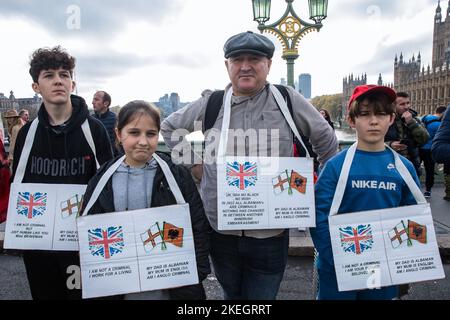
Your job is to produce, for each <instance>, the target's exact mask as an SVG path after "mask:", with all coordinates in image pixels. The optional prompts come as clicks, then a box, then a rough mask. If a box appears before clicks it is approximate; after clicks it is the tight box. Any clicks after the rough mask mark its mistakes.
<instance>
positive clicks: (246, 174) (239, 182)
mask: <svg viewBox="0 0 450 320" xmlns="http://www.w3.org/2000/svg"><path fill="white" fill-rule="evenodd" d="M257 180H258V166H257V164H256V162H250V161H245V162H243V163H240V162H238V161H234V162H228V163H227V182H228V185H229V186H235V187H237V188H238V189H239V190H245V189H247V188H248V187H251V186H255V185H256V181H257Z"/></svg>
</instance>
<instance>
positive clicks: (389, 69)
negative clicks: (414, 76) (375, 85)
mask: <svg viewBox="0 0 450 320" xmlns="http://www.w3.org/2000/svg"><path fill="white" fill-rule="evenodd" d="M431 47H432V39H431V38H430V36H429V35H428V34H424V35H422V36H421V37H418V38H415V39H414V40H411V41H403V42H398V43H395V44H394V45H392V46H384V47H381V48H380V49H379V50H378V51H377V52H376V53H375V55H374V56H373V57H371V58H370V60H368V61H367V62H365V63H363V64H360V65H358V66H355V70H353V71H352V72H354V73H355V74H359V73H364V72H365V73H367V74H368V75H369V74H370V75H374V74H376V75H378V74H379V73H381V74H393V72H394V58H395V55H397V56H398V57H399V56H400V53H403V60H404V61H409V59H411V58H412V56H413V55H414V56H415V58H416V59H417V55H418V53H419V52H421V54H422V56H423V55H424V53H425V51H428V50H431ZM424 63H425V64H427V63H428V61H424V60H423V59H422V65H423V64H424Z"/></svg>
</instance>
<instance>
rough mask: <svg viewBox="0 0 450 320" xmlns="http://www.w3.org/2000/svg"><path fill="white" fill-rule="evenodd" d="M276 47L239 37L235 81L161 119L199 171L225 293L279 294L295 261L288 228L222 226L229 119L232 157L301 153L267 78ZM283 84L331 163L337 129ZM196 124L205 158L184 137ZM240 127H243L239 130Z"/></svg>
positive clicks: (301, 123)
mask: <svg viewBox="0 0 450 320" xmlns="http://www.w3.org/2000/svg"><path fill="white" fill-rule="evenodd" d="M274 51H275V47H274V45H273V43H272V42H271V41H270V40H269V39H268V38H266V37H264V36H262V35H259V34H256V33H253V32H250V31H248V32H243V33H239V34H237V35H234V36H232V37H231V38H229V39H228V40H227V41H226V43H225V45H224V56H225V58H226V60H225V66H226V68H227V71H228V75H229V78H230V80H231V83H230V84H229V85H228V86H227V87H226V88H225V91H214V92H212V91H204V92H203V93H202V97H201V98H200V99H198V100H197V101H194V102H192V103H190V104H189V105H187V106H186V107H184V108H183V109H181V110H179V111H177V112H175V113H173V114H171V115H170V116H169V117H168V118H167V119H166V120H165V121H164V122H163V123H162V125H161V133H162V135H163V137H164V140H165V142H166V144H167V145H168V147H169V148H170V149H172V157H173V158H174V159H175V160H176V159H177V158H179V159H180V158H181V156H182V159H181V160H180V162H184V163H185V164H186V165H190V167H191V170H192V173H193V175H194V176H196V177H197V178H199V179H201V195H202V199H203V203H204V206H205V212H206V215H207V217H208V220H209V222H210V224H211V226H212V227H213V230H212V234H211V253H210V254H211V258H212V262H213V266H214V271H215V275H216V276H217V279H218V280H219V282H220V284H221V285H222V288H223V290H224V296H225V299H275V298H276V295H277V293H278V289H279V286H280V283H281V280H282V278H283V274H284V270H285V267H286V263H287V254H288V247H289V230H288V229H262V230H261V229H258V230H228V231H223V230H219V228H218V192H217V189H218V187H217V183H218V182H217V174H218V170H217V169H218V164H219V161H217V162H216V160H217V154H218V153H220V150H221V148H222V149H223V147H220V148H219V150H217V145H218V144H220V143H219V142H220V140H222V141H223V140H225V141H226V138H224V139H221V136H220V134H221V132H222V129H223V130H225V128H222V123H223V122H224V119H227V120H225V121H226V122H225V123H226V124H227V125H228V121H229V125H228V129H229V132H230V134H229V135H228V143H227V144H225V149H226V150H227V152H226V154H227V156H230V155H231V156H266V155H267V156H268V157H271V158H273V159H274V160H273V161H274V163H275V161H277V159H279V157H292V156H293V155H294V143H293V141H294V134H293V132H292V130H291V126H290V125H289V124H288V122H287V120H286V118H285V117H284V115H283V113H282V112H281V111H280V109H279V106H278V104H277V102H276V100H275V97H274V95H275V93H274V91H272V90H274V89H273V88H274V87H272V86H271V85H270V83H268V82H267V75H268V74H269V71H270V67H271V65H272V60H271V59H272V56H273V53H274ZM277 88H278V90H279V91H280V93H283V91H284V93H285V94H286V97H285V98H287V100H289V102H288V104H290V105H291V109H292V111H291V110H290V111H289V112H291V116H292V118H293V122H294V123H295V126H296V128H297V130H298V131H300V132H301V134H302V135H304V136H307V137H309V141H310V143H311V145H312V149H313V151H314V152H315V153H317V155H318V160H319V162H320V163H321V165H323V164H324V163H325V162H326V161H327V160H328V159H330V158H331V157H332V156H333V155H334V154H336V152H337V148H338V144H337V139H336V136H335V134H334V132H333V130H332V129H331V127H330V126H329V125H328V123H327V122H326V121H325V120H324V118H323V117H322V116H321V115H320V113H319V112H318V111H317V110H316V109H315V108H314V107H313V106H312V105H311V104H310V103H309V102H308V101H307V100H306V99H305V98H303V96H302V95H300V93H298V92H297V91H295V90H294V89H293V88H290V87H282V88H280V87H277ZM285 100H286V99H285ZM230 110H231V111H230ZM293 125H294V124H292V126H293ZM196 130H202V131H203V132H204V134H205V143H204V146H205V148H204V156H203V157H201V156H199V155H197V154H195V153H194V152H191V150H187V149H185V148H184V147H183V146H186V145H190V144H186V142H185V140H184V136H185V135H186V134H187V133H189V132H193V131H196ZM233 130H234V132H239V134H235V136H234V137H231V131H233ZM224 132H226V131H224ZM255 135H256V137H258V139H257V140H256V142H255V140H254V137H255ZM224 136H225V137H226V134H225V135H224ZM262 136H264V137H265V138H263V139H261V137H262ZM180 138H183V142H182V143H179V141H180ZM236 140H237V143H235V141H236ZM264 140H265V141H264ZM223 143H224V142H222V145H223ZM233 143H235V144H234V145H233ZM188 151H189V152H188ZM186 153H189V154H188V156H187V157H186ZM271 161H272V160H271ZM220 183H222V181H220ZM220 196H222V194H221V195H220ZM255 200H257V199H255Z"/></svg>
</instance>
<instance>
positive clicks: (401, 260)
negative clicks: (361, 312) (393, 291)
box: [329, 204, 445, 291]
mask: <svg viewBox="0 0 450 320" xmlns="http://www.w3.org/2000/svg"><path fill="white" fill-rule="evenodd" d="M329 226H330V238H331V244H332V248H333V259H334V264H335V270H336V277H337V280H338V288H339V290H340V291H348V290H359V289H372V288H378V287H384V286H390V285H397V284H403V283H411V282H418V281H428V280H435V279H441V278H444V277H445V274H444V270H443V267H442V262H441V258H440V255H439V249H438V246H437V241H436V234H435V231H434V225H433V219H432V216H431V208H430V206H429V204H419V205H414V206H404V207H397V208H389V209H380V210H371V211H364V212H353V213H344V214H337V215H333V216H330V217H329Z"/></svg>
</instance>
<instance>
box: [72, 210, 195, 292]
mask: <svg viewBox="0 0 450 320" xmlns="http://www.w3.org/2000/svg"><path fill="white" fill-rule="evenodd" d="M77 225H78V233H79V243H80V262H81V276H82V293H83V298H92V297H101V296H111V295H117V294H125V293H134V292H143V291H150V290H159V289H167V288H173V287H180V286H186V285H191V284H197V283H198V282H199V280H198V275H197V263H196V259H195V248H194V241H193V234H192V225H191V219H190V214H189V205H188V204H182V205H173V206H166V207H157V208H149V209H141V210H134V211H127V212H117V213H107V214H98V215H88V216H83V217H79V218H78V219H77Z"/></svg>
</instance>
